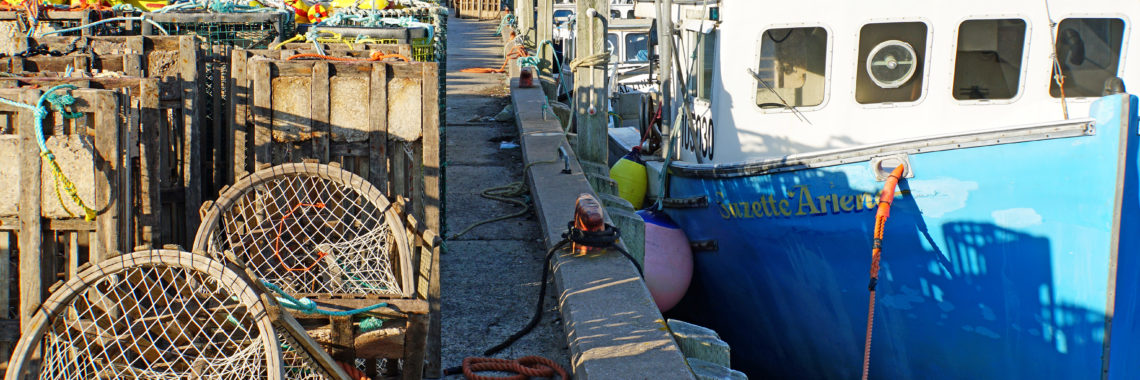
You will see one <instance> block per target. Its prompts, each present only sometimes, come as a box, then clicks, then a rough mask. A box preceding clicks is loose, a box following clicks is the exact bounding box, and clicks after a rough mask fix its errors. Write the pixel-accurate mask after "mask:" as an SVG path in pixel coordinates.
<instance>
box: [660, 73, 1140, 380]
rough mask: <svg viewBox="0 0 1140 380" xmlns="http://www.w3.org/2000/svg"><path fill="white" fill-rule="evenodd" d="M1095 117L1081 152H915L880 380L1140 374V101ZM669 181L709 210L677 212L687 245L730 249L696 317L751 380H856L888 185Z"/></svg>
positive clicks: (1074, 139) (713, 271)
mask: <svg viewBox="0 0 1140 380" xmlns="http://www.w3.org/2000/svg"><path fill="white" fill-rule="evenodd" d="M1090 114H1091V115H1092V117H1093V118H1094V119H1095V132H1092V131H1090V132H1089V133H1087V134H1083V135H1078V136H1071V137H1062V138H1057V137H1055V136H1048V135H1046V136H1043V137H1042V138H1040V139H1033V140H1030V141H1019V142H1012V143H1010V142H1008V141H1001V139H1000V138H999V139H997V140H996V141H991V142H989V143H986V144H978V143H974V144H967V145H971V146H970V147H962V148H953V149H945V150H937V151H924V150H922V149H917V150H916V149H914V147H913V146H910V147H909V148H908V149H909V151H908V152H909V153H908V154H907V156H906V158H907V159H908V160H909V163H910V165H911V169H912V170H913V174H914V176H913V178H907V179H904V180H903V181H901V182H900V183H899V190H900V191H899V193H898V194H897V195H896V198H895V201H894V205H893V206H892V208H891V214H890V215H891V217H890V219H889V220H888V221H887V222H886V226H885V228H886V229H885V238H884V242H883V256H882V271H881V273H880V279H879V282H878V288H877V293H878V301H877V303H876V305H875V308H876V309H875V310H876V313H875V320H874V334H873V343H872V346H871V347H872V349H871V378H875V379H966V378H972V379H990V378H1002V379H1097V378H1101V377H1102V371H1104V373H1107V374H1109V375H1111V376H1110V377H1111V378H1122V379H1123V378H1126V377H1127V375H1128V374H1135V373H1140V372H1138V371H1140V368H1136V366H1137V365H1140V364H1134V363H1136V362H1137V361H1136V360H1131V362H1132V363H1129V361H1128V360H1126V359H1125V358H1128V357H1129V356H1132V357H1135V354H1137V353H1138V352H1137V351H1136V349H1134V348H1133V345H1134V343H1133V342H1140V334H1137V331H1134V330H1135V328H1134V327H1133V326H1134V325H1136V324H1137V323H1136V319H1135V318H1134V316H1135V314H1136V312H1137V310H1136V309H1137V307H1136V305H1135V304H1136V303H1137V301H1136V298H1137V294H1136V291H1137V287H1138V286H1140V284H1137V280H1136V279H1135V278H1133V276H1134V275H1135V274H1136V273H1140V258H1133V257H1130V256H1129V255H1132V256H1135V255H1136V254H1137V253H1138V252H1137V250H1136V249H1135V247H1136V244H1135V243H1134V242H1133V240H1134V239H1133V238H1132V237H1131V236H1129V235H1130V234H1128V233H1123V234H1122V233H1120V232H1119V231H1121V230H1123V231H1136V229H1135V227H1136V222H1135V221H1134V220H1133V218H1134V217H1136V216H1138V215H1140V207H1138V205H1137V203H1140V202H1138V200H1137V196H1138V194H1140V193H1138V192H1137V187H1136V181H1135V177H1136V170H1137V163H1136V155H1135V149H1136V147H1137V145H1138V141H1137V133H1138V131H1137V127H1136V124H1137V123H1136V98H1135V97H1133V96H1129V95H1115V96H1109V97H1105V98H1103V99H1101V100H1099V101H1097V102H1096V103H1094V104H1093V106H1092V110H1091V112H1090ZM884 153H890V152H884ZM887 170H888V171H889V168H887ZM696 171H699V170H696ZM716 171H717V170H712V169H711V168H710V170H709V172H716ZM672 172H673V173H674V175H672V176H671V177H670V179H669V197H670V198H673V199H678V198H699V197H706V198H707V199H708V203H709V206H708V207H700V208H670V209H667V210H666V211H667V212H668V213H669V214H670V216H671V217H672V218H673V219H674V220H675V221H676V222H677V223H678V224H679V225H681V227H682V228H683V229H684V230H685V232H686V234H687V235H688V237H689V239H690V241H692V242H694V243H700V242H707V241H715V242H716V245H717V247H718V248H717V250H715V251H706V252H695V253H694V260H695V269H694V279H693V285H692V287H691V288H690V290H689V294H688V295H687V296H686V298H685V301H683V306H684V307H685V308H686V309H688V310H701V311H702V312H701V313H690V314H692V315H691V316H686V317H689V318H699V319H700V320H697V321H695V322H697V323H700V324H702V325H706V326H708V327H711V328H713V329H715V330H716V331H718V332H720V334H721V335H722V337H724V338H725V340H726V341H728V343H729V344H730V345H731V347H732V354H733V357H732V359H733V363H732V366H733V367H734V368H737V369H741V370H743V371H745V372H746V373H747V374H749V375H750V376H752V377H754V378H816V379H831V378H835V379H839V378H843V379H850V378H857V377H858V375H859V374H860V373H861V371H862V359H863V349H864V334H865V328H866V318H867V309H868V280H869V268H870V252H871V240H872V236H871V235H872V232H873V228H874V226H873V224H874V218H875V211H874V210H873V209H874V207H876V203H877V199H876V194H877V192H878V191H879V190H880V189H881V187H882V186H883V182H881V181H877V180H876V175H875V174H876V173H875V170H874V169H872V168H871V166H870V164H869V163H868V161H867V160H862V161H854V162H848V163H838V164H828V165H817V166H815V167H800V168H792V169H789V170H783V171H781V170H764V171H759V172H757V173H754V174H747V173H743V174H742V172H739V171H738V172H736V173H735V174H731V175H703V176H702V175H692V172H693V171H692V170H690V171H689V172H690V173H688V174H686V173H683V172H685V171H684V170H675V168H674V170H672ZM721 172H723V171H721ZM1129 227H1132V229H1131V230H1129ZM706 246H707V245H706ZM1121 252H1123V254H1121ZM1133 261H1135V262H1133ZM1118 272H1119V273H1120V280H1119V281H1118V280H1117V275H1116V273H1118ZM1114 315H1115V318H1111V316H1114ZM1109 322H1112V323H1109ZM1106 342H1107V343H1106ZM1110 357H1112V358H1118V360H1116V361H1112V362H1110V360H1109V358H1110ZM1110 363H1111V365H1110Z"/></svg>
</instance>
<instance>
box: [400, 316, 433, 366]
mask: <svg viewBox="0 0 1140 380" xmlns="http://www.w3.org/2000/svg"><path fill="white" fill-rule="evenodd" d="M427 330H428V316H426V315H419V314H413V315H410V316H408V328H407V331H405V332H404V334H405V339H404V372H403V374H402V375H403V376H402V378H403V379H405V380H419V379H422V378H423V377H424V355H425V354H426V348H427V347H426V343H427V333H428V332H427Z"/></svg>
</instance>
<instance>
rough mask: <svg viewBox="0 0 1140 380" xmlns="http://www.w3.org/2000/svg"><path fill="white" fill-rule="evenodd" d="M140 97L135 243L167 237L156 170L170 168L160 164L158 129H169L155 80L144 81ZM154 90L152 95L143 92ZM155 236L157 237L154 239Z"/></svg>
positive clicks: (152, 241) (148, 92)
mask: <svg viewBox="0 0 1140 380" xmlns="http://www.w3.org/2000/svg"><path fill="white" fill-rule="evenodd" d="M141 86H142V87H143V91H142V93H143V95H144V96H143V97H142V98H141V99H140V100H141V103H142V104H141V106H142V107H141V108H142V109H141V110H140V112H139V113H140V116H141V119H140V123H139V128H142V131H141V134H142V138H141V139H140V141H139V163H140V165H139V182H138V184H139V191H138V197H139V198H140V200H141V202H139V205H140V208H141V210H139V212H140V214H141V217H140V219H141V220H142V222H141V223H139V224H140V225H141V230H142V231H141V236H139V240H141V241H140V242H132V243H134V244H137V243H141V242H146V243H152V244H153V243H154V242H156V241H163V242H165V241H168V240H167V239H169V237H167V236H165V235H164V234H162V232H161V231H163V230H165V229H164V228H162V224H161V223H162V220H161V219H160V218H159V215H158V214H159V212H161V211H162V198H161V194H162V191H161V189H160V188H159V183H160V182H159V180H158V178H159V174H158V172H160V171H168V170H169V169H167V168H166V166H165V165H163V162H162V161H163V160H162V158H161V157H162V153H161V152H162V150H161V148H162V146H160V145H158V143H159V136H158V134H159V132H158V130H159V129H168V127H169V126H168V125H167V121H166V117H165V115H164V114H163V113H162V112H160V111H159V109H158V106H159V105H158V83H157V82H153V81H143V82H142V83H141ZM147 94H153V95H154V96H146V95H147ZM156 239H157V240H156Z"/></svg>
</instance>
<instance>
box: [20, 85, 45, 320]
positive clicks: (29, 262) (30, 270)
mask: <svg viewBox="0 0 1140 380" xmlns="http://www.w3.org/2000/svg"><path fill="white" fill-rule="evenodd" d="M39 98H40V91H39V90H27V91H25V92H24V94H23V99H21V101H23V102H24V104H36V102H37V101H39ZM18 115H19V116H18V118H19V119H18V120H19V134H20V161H21V164H20V189H21V190H22V191H21V192H20V264H19V268H18V270H19V273H20V330H21V331H23V330H24V329H25V328H26V326H28V323H29V322H30V321H31V319H32V315H33V314H35V312H36V309H37V308H39V307H40V299H41V297H42V294H41V286H40V278H41V277H40V275H41V270H40V269H41V268H40V256H41V249H40V248H41V246H40V244H41V242H42V241H43V236H42V235H43V230H42V227H41V225H40V221H41V219H40V212H41V211H40V207H41V204H40V148H39V146H38V145H37V144H36V127H35V122H36V119H35V117H36V116H35V112H31V111H21V112H20V113H19V114H18Z"/></svg>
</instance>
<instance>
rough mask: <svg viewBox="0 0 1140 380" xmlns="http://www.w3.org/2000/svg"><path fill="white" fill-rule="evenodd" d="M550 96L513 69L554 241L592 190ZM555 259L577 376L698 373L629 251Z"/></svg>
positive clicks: (541, 211) (527, 158) (542, 215)
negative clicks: (564, 156) (547, 105)
mask: <svg viewBox="0 0 1140 380" xmlns="http://www.w3.org/2000/svg"><path fill="white" fill-rule="evenodd" d="M544 101H545V98H544V95H543V92H542V89H541V88H537V87H536V88H519V87H518V78H517V76H512V80H511V102H512V104H513V105H514V109H515V115H516V117H515V123H516V125H517V126H518V129H519V136H520V140H521V145H522V153H523V161H524V162H525V164H526V165H529V170H527V172H526V173H524V175H525V176H526V178H527V180H528V181H527V182H528V186H529V187H530V193H531V195H532V196H533V197H534V203H535V210H536V211H535V212H536V214H537V217H538V220H539V223H540V225H541V227H542V231H543V234H544V237H545V243H546V247H547V248H548V249H549V248H551V247H553V246H554V245H555V244H557V243H558V242H559V241H561V240H562V233H563V232H566V224H567V222H569V221H570V220H571V219H572V218H573V214H574V201H575V200H576V199H577V197H578V195H579V194H582V193H591V194H593V190H592V189H591V188H590V185H589V183H588V182H587V180H586V176H585V175H583V173H582V168H581V166H580V165H579V163H578V160H577V158H576V156H575V155H574V151H573V150H571V149H570V145H569V143H568V142H567V141H566V137H565V135H564V134H563V131H562V128H561V126H560V124H559V122H558V121H557V119H556V118H555V117H553V116H551V115H550V113H549V112H547V113H546V116H545V117H544V116H543V104H544ZM559 147H563V148H564V150H565V151H566V152H567V153H569V155H570V157H569V166H570V170H571V173H570V174H564V173H562V169H563V167H564V163H563V161H562V160H560V159H559V153H558V148H559ZM595 195H596V194H595ZM607 219H608V216H607ZM552 266H553V268H554V286H555V290H556V291H557V292H558V300H559V311H560V313H561V315H562V319H563V325H564V326H565V328H566V334H567V343H568V344H569V347H570V354H571V359H570V360H571V365H572V367H573V373H574V377H575V378H577V379H583V380H585V379H591V378H593V379H654V380H664V379H695V377H694V375H693V372H692V370H691V369H690V368H689V366H688V364H687V363H686V362H685V357H684V355H682V353H681V350H680V348H679V347H678V346H677V343H676V342H675V341H674V340H673V338H672V336H671V335H670V333H669V331H668V328H667V326H666V323H665V320H664V318H663V317H662V316H661V313H660V312H659V311H658V310H657V306H656V304H654V303H653V300H652V298H651V296H650V294H649V290H648V289H647V288H646V287H645V283H644V282H643V281H642V279H641V278H640V277H639V276H638V274H637V269H636V268H635V267H634V266H633V264H631V263H630V262H629V261H628V260H627V259H626V258H625V257H623V256H622V255H621V254H619V253H617V252H607V253H604V254H598V255H590V256H580V255H572V254H570V252H569V251H568V250H564V251H563V252H560V253H558V254H556V255H555V258H554V262H553V264H552Z"/></svg>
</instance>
